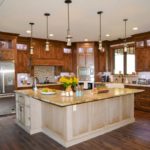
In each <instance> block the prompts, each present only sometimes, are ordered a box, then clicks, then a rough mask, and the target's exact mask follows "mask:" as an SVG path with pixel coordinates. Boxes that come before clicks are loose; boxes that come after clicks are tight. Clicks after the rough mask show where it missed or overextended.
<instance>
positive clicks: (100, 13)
mask: <svg viewBox="0 0 150 150" xmlns="http://www.w3.org/2000/svg"><path fill="white" fill-rule="evenodd" d="M102 13H103V12H102V11H98V12H97V14H98V15H99V21H100V24H99V25H100V34H99V47H98V49H99V50H100V51H101V52H104V51H105V49H104V48H103V45H102V21H101V16H102Z"/></svg>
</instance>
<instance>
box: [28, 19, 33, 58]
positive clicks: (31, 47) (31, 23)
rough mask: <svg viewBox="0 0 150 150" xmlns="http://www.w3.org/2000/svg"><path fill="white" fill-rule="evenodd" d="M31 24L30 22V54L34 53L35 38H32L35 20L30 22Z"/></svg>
mask: <svg viewBox="0 0 150 150" xmlns="http://www.w3.org/2000/svg"><path fill="white" fill-rule="evenodd" d="M29 24H30V26H31V37H30V54H31V55H33V51H34V47H33V40H32V38H33V25H34V23H33V22H30V23H29Z"/></svg>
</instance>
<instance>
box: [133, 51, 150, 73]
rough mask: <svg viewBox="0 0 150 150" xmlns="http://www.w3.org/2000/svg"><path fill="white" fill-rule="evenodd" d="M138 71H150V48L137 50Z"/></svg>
mask: <svg viewBox="0 0 150 150" xmlns="http://www.w3.org/2000/svg"><path fill="white" fill-rule="evenodd" d="M135 56H136V72H142V71H150V57H149V56H150V48H142V49H140V48H138V49H136V51H135Z"/></svg>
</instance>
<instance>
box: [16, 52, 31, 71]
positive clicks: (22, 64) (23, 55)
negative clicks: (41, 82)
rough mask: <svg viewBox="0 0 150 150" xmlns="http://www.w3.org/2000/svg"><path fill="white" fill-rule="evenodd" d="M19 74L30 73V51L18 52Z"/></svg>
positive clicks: (17, 66)
mask: <svg viewBox="0 0 150 150" xmlns="http://www.w3.org/2000/svg"><path fill="white" fill-rule="evenodd" d="M16 62H17V64H16V69H17V73H29V72H30V67H31V66H30V65H31V64H30V55H29V51H20V50H18V51H17V61H16Z"/></svg>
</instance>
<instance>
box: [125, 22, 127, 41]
mask: <svg viewBox="0 0 150 150" xmlns="http://www.w3.org/2000/svg"><path fill="white" fill-rule="evenodd" d="M126 32H127V23H126V21H125V43H126V42H127V39H126V38H127V33H126Z"/></svg>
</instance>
